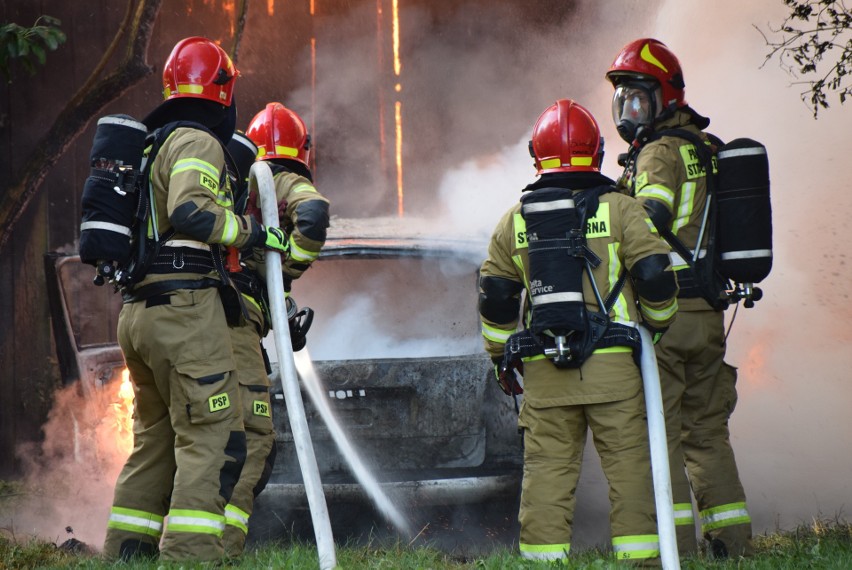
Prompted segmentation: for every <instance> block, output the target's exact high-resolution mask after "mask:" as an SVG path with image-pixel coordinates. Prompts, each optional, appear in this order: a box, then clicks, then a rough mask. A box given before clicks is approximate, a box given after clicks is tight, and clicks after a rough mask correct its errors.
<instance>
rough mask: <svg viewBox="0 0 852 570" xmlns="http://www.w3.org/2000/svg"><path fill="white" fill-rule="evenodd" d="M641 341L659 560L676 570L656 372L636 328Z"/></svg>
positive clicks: (647, 339)
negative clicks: (658, 540)
mask: <svg viewBox="0 0 852 570" xmlns="http://www.w3.org/2000/svg"><path fill="white" fill-rule="evenodd" d="M639 335H640V336H641V337H642V358H641V363H640V364H641V369H642V384H643V385H644V387H645V408H646V411H647V413H648V438H649V440H650V444H651V473H652V475H653V478H654V501H655V502H656V505H657V533H658V534H659V537H660V558H661V559H662V562H663V568H664V570H679V569H680V559H679V558H678V552H677V536H676V535H675V524H674V501H673V499H672V480H671V474H670V473H669V449H668V445H667V442H666V418H665V414H664V412H663V396H662V391H661V389H660V372H659V370H658V369H657V355H656V353H655V352H654V342H653V341H652V340H651V333H650V332H648V330H647V329H646V328H645V327H641V326H640V327H639Z"/></svg>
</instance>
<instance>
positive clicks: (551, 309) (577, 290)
mask: <svg viewBox="0 0 852 570" xmlns="http://www.w3.org/2000/svg"><path fill="white" fill-rule="evenodd" d="M521 202H522V206H521V215H522V216H523V218H524V221H525V222H526V228H527V234H526V237H527V244H528V247H529V265H530V266H529V277H530V285H529V288H530V290H529V292H530V300H531V302H532V313H533V316H532V322H531V326H530V328H531V330H532V331H533V332H534V333H536V334H541V333H542V332H544V331H550V332H551V333H552V334H554V335H560V334H561V335H564V334H567V333H568V332H570V331H578V330H579V331H582V330H585V310H586V307H585V303H584V302H583V263H582V258H578V257H575V256H574V255H573V251H574V250H572V249H571V246H572V244H574V245H576V244H577V243H578V240H581V239H583V235H584V232H583V229H584V228H580V219H579V212H578V211H577V209H576V207H575V204H574V200H573V198H572V192H571V191H570V190H565V189H562V188H542V189H539V190H535V191H534V192H531V193H530V194H527V195H525V196H524V197H523V198H522V199H521Z"/></svg>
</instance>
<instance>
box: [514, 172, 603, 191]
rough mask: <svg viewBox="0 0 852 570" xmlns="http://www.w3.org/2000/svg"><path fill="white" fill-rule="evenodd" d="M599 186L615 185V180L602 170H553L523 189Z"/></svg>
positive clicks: (579, 188)
mask: <svg viewBox="0 0 852 570" xmlns="http://www.w3.org/2000/svg"><path fill="white" fill-rule="evenodd" d="M599 186H615V181H613V180H612V179H611V178H608V177H606V176H604V175H603V174H601V173H600V172H553V173H551V174H542V175H541V177H540V178H539V179H538V180H536V181H535V182H533V183H532V184H528V185H527V186H526V187H525V188H524V189H523V190H522V191H523V192H529V191H532V190H538V189H539V188H567V189H569V190H585V189H587V188H597V187H599Z"/></svg>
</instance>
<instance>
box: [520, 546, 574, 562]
mask: <svg viewBox="0 0 852 570" xmlns="http://www.w3.org/2000/svg"><path fill="white" fill-rule="evenodd" d="M518 548H519V549H520V551H521V557H522V558H527V559H529V560H560V559H562V558H567V557H568V552H569V551H570V550H571V543H570V542H566V543H565V544H524V543H523V542H522V543H520V544H519V545H518Z"/></svg>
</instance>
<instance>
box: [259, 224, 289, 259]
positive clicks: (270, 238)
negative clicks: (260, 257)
mask: <svg viewBox="0 0 852 570" xmlns="http://www.w3.org/2000/svg"><path fill="white" fill-rule="evenodd" d="M263 231H264V232H265V241H264V244H263V245H264V246H265V247H266V249H272V250H275V251H278V252H281V253H289V251H290V241H289V240H288V239H287V234H285V233H284V231H283V230H282V229H281V228H274V227H265V226H264V228H263Z"/></svg>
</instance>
